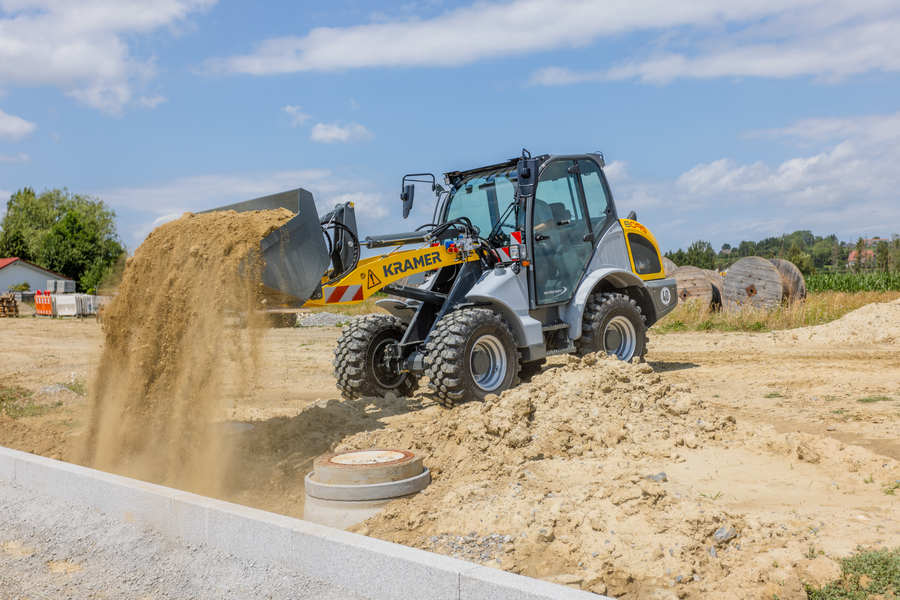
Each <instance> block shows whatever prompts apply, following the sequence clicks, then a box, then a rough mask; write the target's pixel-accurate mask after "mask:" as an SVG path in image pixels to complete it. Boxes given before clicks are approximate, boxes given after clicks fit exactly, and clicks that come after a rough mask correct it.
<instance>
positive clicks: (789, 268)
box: [769, 258, 806, 302]
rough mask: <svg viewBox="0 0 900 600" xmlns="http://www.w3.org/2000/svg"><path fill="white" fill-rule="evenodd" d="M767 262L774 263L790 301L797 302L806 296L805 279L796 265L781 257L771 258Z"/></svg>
mask: <svg viewBox="0 0 900 600" xmlns="http://www.w3.org/2000/svg"><path fill="white" fill-rule="evenodd" d="M769 262H770V263H772V264H773V265H775V268H776V269H778V273H779V274H780V275H781V280H782V281H783V282H784V284H785V286H787V298H788V300H790V301H791V302H799V301H801V300H804V299H805V298H806V280H805V279H803V273H801V272H800V269H798V268H797V265H795V264H794V263H792V262H791V261H789V260H784V259H783V258H772V259H769Z"/></svg>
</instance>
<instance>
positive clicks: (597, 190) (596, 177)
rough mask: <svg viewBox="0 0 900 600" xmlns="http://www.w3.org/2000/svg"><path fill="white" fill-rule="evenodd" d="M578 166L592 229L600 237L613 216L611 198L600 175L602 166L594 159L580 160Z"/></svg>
mask: <svg viewBox="0 0 900 600" xmlns="http://www.w3.org/2000/svg"><path fill="white" fill-rule="evenodd" d="M578 167H579V168H580V170H581V185H582V186H583V187H584V198H585V201H586V202H587V207H588V216H589V217H590V219H591V230H592V231H593V232H594V236H596V237H597V239H599V233H600V232H601V231H603V229H604V228H605V227H606V223H607V220H608V219H610V218H611V217H612V215H611V213H612V211H611V210H610V207H609V198H608V196H607V195H606V188H605V187H604V185H603V179H601V177H600V167H598V166H597V165H596V164H595V163H594V162H593V161H590V160H580V161H578Z"/></svg>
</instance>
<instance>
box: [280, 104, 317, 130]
mask: <svg viewBox="0 0 900 600" xmlns="http://www.w3.org/2000/svg"><path fill="white" fill-rule="evenodd" d="M281 111H282V112H285V113H287V114H288V115H289V116H290V117H291V126H292V127H296V126H297V125H303V124H304V123H306V121H307V120H309V119H311V118H312V115H308V114H306V113H303V112H301V111H300V107H299V106H290V105H288V106H285V107H284V108H282V109H281Z"/></svg>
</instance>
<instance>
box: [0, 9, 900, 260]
mask: <svg viewBox="0 0 900 600" xmlns="http://www.w3.org/2000/svg"><path fill="white" fill-rule="evenodd" d="M898 71H900V3H898V2H896V0H895V1H892V2H888V1H879V0H871V1H866V2H856V3H850V2H846V1H843V0H842V1H836V0H777V1H775V0H730V1H729V2H715V1H711V0H685V1H681V2H672V1H671V0H630V1H597V0H556V1H555V2H552V3H551V2H547V1H542V0H507V1H503V2H491V1H482V2H476V3H469V2H444V1H437V0H436V1H431V2H428V1H426V2H378V3H375V2H361V1H348V0H332V1H331V2H328V3H323V2H267V3H263V4H259V3H249V2H244V3H234V2H225V1H221V0H220V1H216V0H155V1H151V0H83V1H77V0H0V199H5V198H8V196H9V194H10V193H12V192H14V191H15V190H17V189H20V188H22V187H25V186H30V187H33V188H36V189H44V188H53V187H63V186H66V187H68V189H69V190H70V191H72V192H80V193H88V194H93V195H96V196H98V197H100V198H102V199H103V200H104V201H106V202H107V203H108V204H109V205H110V206H112V207H113V209H115V211H116V212H117V214H118V215H119V233H120V235H121V237H122V239H123V241H124V242H125V244H126V245H127V246H128V247H129V248H131V249H134V248H136V247H137V246H138V245H139V244H140V242H141V241H142V240H143V238H144V237H145V236H146V234H147V233H148V232H149V231H150V230H151V229H152V228H153V227H155V226H156V225H158V224H160V223H162V222H165V221H166V220H170V219H173V218H176V217H177V216H180V215H181V213H182V212H184V211H186V210H191V211H196V210H204V209H207V208H212V207H215V206H220V205H224V204H229V203H232V202H236V201H239V200H245V199H249V198H253V197H257V196H261V195H265V194H269V193H274V192H278V191H282V190H286V189H291V188H295V187H305V188H307V189H309V190H310V191H312V192H313V193H314V195H315V197H316V200H317V204H318V205H319V207H320V210H321V211H323V212H324V211H325V210H328V208H329V207H330V206H333V205H334V204H335V203H336V202H339V201H346V200H352V201H354V202H355V203H356V205H357V211H358V217H359V220H360V229H361V233H362V234H363V235H365V234H369V233H383V232H388V231H400V230H407V229H414V228H415V227H416V226H417V225H419V224H420V223H424V222H426V221H427V220H428V219H429V218H430V214H431V209H432V208H433V198H432V197H431V195H430V194H429V193H426V190H425V189H423V188H421V187H420V188H419V189H418V190H417V192H418V193H417V206H416V209H415V210H414V212H413V214H412V215H411V217H410V220H409V221H408V222H406V223H403V222H402V220H401V218H400V212H401V209H400V201H399V198H398V194H399V188H400V179H401V177H402V176H403V175H404V174H405V173H413V172H426V171H431V172H434V173H435V174H436V175H437V176H438V177H440V174H441V173H443V172H444V171H449V170H458V169H459V170H462V169H467V168H473V167H477V166H481V165H484V164H490V163H494V162H500V161H502V160H506V159H508V158H511V157H514V156H517V155H518V154H519V153H520V152H521V149H522V148H523V147H526V148H528V149H529V150H530V151H531V152H532V153H535V154H543V153H555V154H561V153H577V152H589V151H596V150H600V151H602V152H603V153H604V154H605V156H606V158H607V162H608V169H607V175H608V177H609V179H610V181H611V185H612V188H613V194H614V196H615V198H616V202H617V205H618V207H619V211H620V213H621V214H626V213H627V212H628V211H629V210H635V211H636V212H637V214H638V218H639V220H641V221H642V222H643V223H644V224H646V225H647V226H648V227H649V228H650V229H651V230H652V231H653V232H654V233H655V234H656V236H657V238H658V240H659V241H660V244H661V246H662V247H663V250H667V249H675V248H677V247H686V246H687V245H688V244H690V243H691V242H692V241H694V240H697V239H705V240H708V241H711V242H712V243H713V246H714V247H716V248H719V247H720V246H721V245H722V244H723V243H725V242H729V243H731V244H736V243H737V242H739V241H741V240H743V239H751V240H758V239H761V238H763V237H766V236H770V235H780V234H781V233H786V232H792V231H794V230H796V229H812V230H813V231H814V232H815V233H817V234H819V235H826V234H829V233H836V234H837V235H838V236H839V237H840V238H841V239H842V240H850V239H855V238H856V237H859V236H865V237H872V236H874V235H880V236H882V237H886V236H889V235H890V234H891V233H895V232H900V194H898V190H900V168H898V167H897V165H898V164H900V85H898V84H900V75H898ZM4 208H5V207H4ZM4 208H0V212H2V211H3V210H4Z"/></svg>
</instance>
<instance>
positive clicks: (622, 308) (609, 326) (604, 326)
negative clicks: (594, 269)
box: [575, 294, 647, 361]
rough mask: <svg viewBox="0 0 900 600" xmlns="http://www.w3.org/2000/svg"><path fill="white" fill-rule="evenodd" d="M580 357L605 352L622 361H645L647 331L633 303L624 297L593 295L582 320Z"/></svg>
mask: <svg viewBox="0 0 900 600" xmlns="http://www.w3.org/2000/svg"><path fill="white" fill-rule="evenodd" d="M581 330H582V333H581V337H580V338H578V339H577V340H575V347H576V348H578V352H579V354H591V353H592V352H605V353H606V354H611V355H613V356H615V357H616V358H618V359H619V360H624V361H630V360H631V359H633V358H635V357H637V358H638V359H640V360H644V355H645V354H647V327H646V325H644V315H642V314H641V309H640V307H639V306H638V305H637V303H635V301H634V300H632V299H631V298H629V297H628V296H626V295H624V294H591V297H590V298H589V299H588V302H587V305H586V306H585V308H584V316H583V318H582V320H581Z"/></svg>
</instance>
